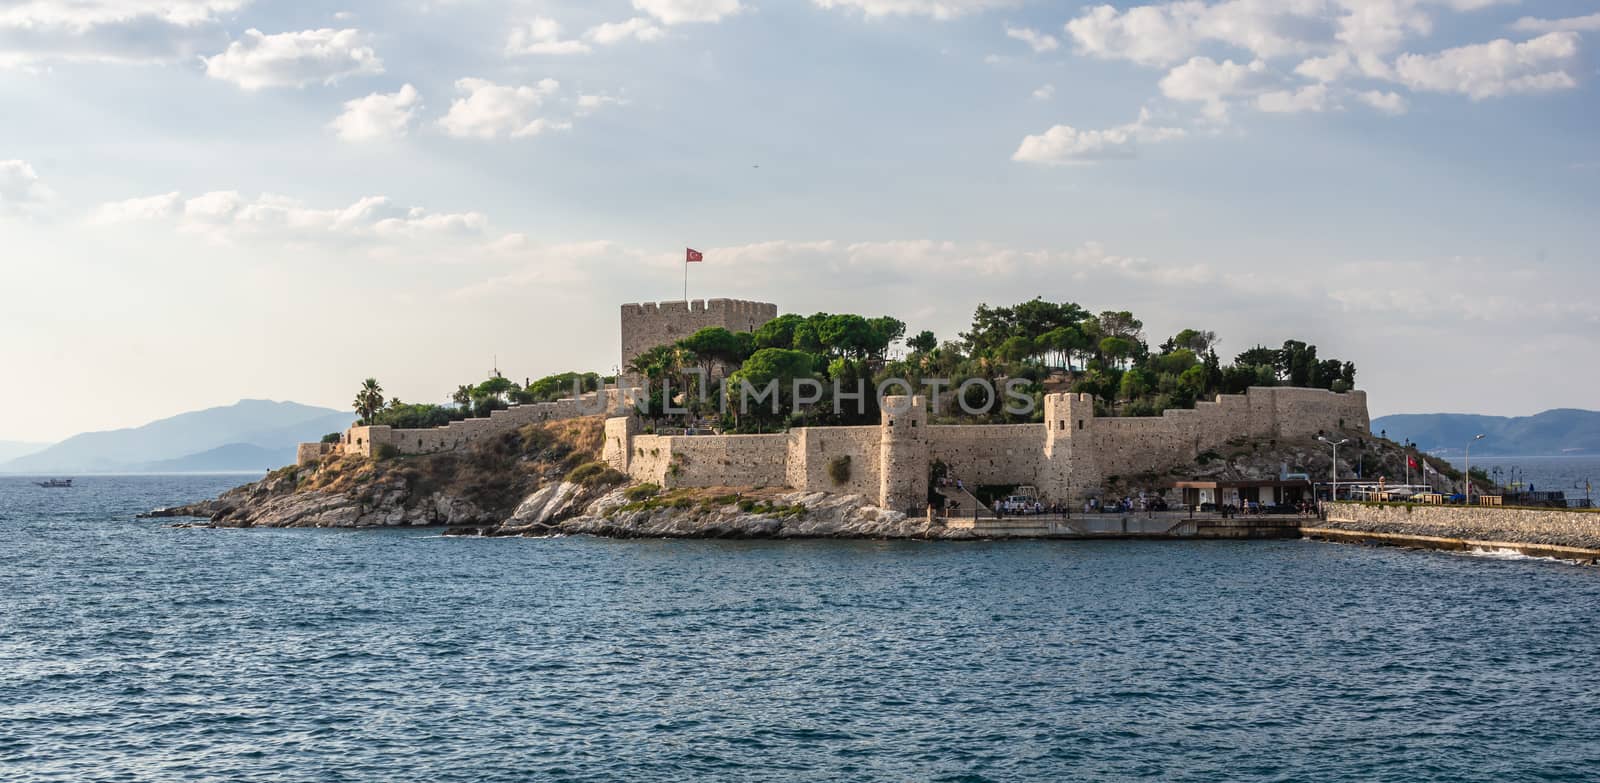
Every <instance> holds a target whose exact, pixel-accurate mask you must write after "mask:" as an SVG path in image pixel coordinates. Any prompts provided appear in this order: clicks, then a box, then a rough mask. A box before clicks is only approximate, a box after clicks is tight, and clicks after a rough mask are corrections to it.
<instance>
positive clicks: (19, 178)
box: [0, 160, 55, 215]
mask: <svg viewBox="0 0 1600 783" xmlns="http://www.w3.org/2000/svg"><path fill="white" fill-rule="evenodd" d="M54 199H55V193H54V192H52V191H51V190H50V189H49V188H47V187H45V185H44V183H42V182H40V181H39V174H38V172H35V171H34V170H33V166H31V165H29V164H28V162H27V161H22V160H0V215H8V214H9V215H20V214H24V213H31V212H34V211H35V210H37V209H39V208H40V207H43V206H45V205H46V204H48V203H49V202H51V201H53V200H54Z"/></svg>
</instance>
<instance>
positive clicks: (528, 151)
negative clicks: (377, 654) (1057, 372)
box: [0, 0, 1600, 441]
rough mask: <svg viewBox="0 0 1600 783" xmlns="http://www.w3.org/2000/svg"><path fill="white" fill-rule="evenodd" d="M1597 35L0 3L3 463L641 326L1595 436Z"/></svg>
mask: <svg viewBox="0 0 1600 783" xmlns="http://www.w3.org/2000/svg"><path fill="white" fill-rule="evenodd" d="M1597 51H1600V3H1596V2H1594V1H1593V0H1585V1H1584V2H1577V1H1575V0H1522V1H1521V2H1516V1H1515V0H1180V1H1178V2H1167V3H1155V4H1144V5H1141V4H1134V3H1116V4H1094V3H1089V4H1079V3H1058V2H1038V1H1031V2H1030V1H1029V0H587V1H585V2H555V1H551V2H541V1H538V0H510V1H505V2H500V1H495V0H432V1H431V2H415V1H413V0H386V1H385V2H364V1H363V0H352V1H351V2H340V3H336V4H322V3H316V2H306V3H294V4H288V3H273V2H265V0H0V334H3V335H4V340H3V341H0V368H3V372H4V378H5V382H4V383H0V409H4V410H7V411H11V412H12V415H10V416H7V417H4V418H0V440H4V439H11V440H29V441H51V440H56V439H59V438H63V437H66V436H68V435H71V434H73V433H76V432H80V431H88V430H99V429H109V428H117V427H127V426H135V425H138V424H141V423H144V422H147V421H150V420H153V419H156V418H160V417H164V416H169V415H173V414H176V413H180V412H183V411H187V410H193V409H197V408H203V407H209V406H215V405H225V404H229V403H231V402H233V401H235V400H237V399H240V398H268V399H279V400H285V399H287V400H295V401H299V402H305V403H310V404H321V405H327V406H330V407H337V408H345V407H348V405H349V401H350V399H351V398H352V397H353V395H354V393H355V391H356V387H357V386H358V385H359V383H360V381H361V379H363V378H366V377H369V376H372V377H377V378H378V379H379V380H380V381H381V382H382V384H383V386H384V388H385V389H386V390H387V391H388V392H389V393H390V394H391V395H393V396H399V397H400V398H402V399H404V400H406V401H408V402H427V401H444V400H445V399H447V398H448V396H449V393H450V392H451V391H452V390H453V389H455V388H456V386H458V385H459V384H462V383H467V382H472V381H475V380H479V379H481V378H483V377H484V376H485V375H486V374H487V373H488V371H489V370H490V369H491V368H493V367H498V368H499V369H501V370H502V371H504V372H505V374H506V375H508V376H510V377H513V378H517V379H521V378H526V377H539V376H541V375H546V374H549V373H553V372H559V371H565V370H571V369H581V370H596V371H600V372H606V373H609V372H612V371H613V370H615V368H616V364H617V362H618V355H617V354H618V342H619V337H618V326H617V320H618V305H619V304H621V303H623V302H639V301H657V300H670V299H679V298H681V297H682V285H683V278H682V275H683V271H684V265H683V250H684V248H685V247H693V248H696V249H698V250H701V251H703V252H704V253H705V262H704V263H702V264H697V265H694V266H693V267H692V268H691V269H690V279H689V294H690V297H691V298H709V297H735V298H746V299H757V300H762V301H770V302H775V303H777V304H778V306H779V308H780V310H781V311H782V312H798V313H811V312H817V311H830V312H858V313H862V314H865V315H879V314H887V315H894V316H896V317H899V318H901V319H903V320H905V321H906V322H907V324H908V326H909V328H910V330H911V331H912V332H916V331H919V330H922V329H932V330H933V331H934V332H935V333H936V334H937V335H938V336H939V337H940V338H941V339H953V338H956V337H957V334H958V332H960V331H961V330H962V329H963V328H964V327H965V325H967V324H968V323H970V320H971V317H972V311H973V309H974V308H975V307H976V306H977V305H978V304H979V303H988V304H991V305H1001V304H1013V303H1016V302H1020V301H1024V300H1027V299H1031V298H1033V297H1036V296H1042V297H1045V298H1047V299H1051V300H1055V301H1073V302H1077V303H1079V304H1081V305H1083V306H1085V307H1087V308H1089V309H1091V310H1094V311H1099V310H1106V309H1119V310H1120V309H1131V310H1133V311H1134V312H1135V313H1136V314H1138V315H1139V316H1141V317H1142V318H1143V320H1144V322H1145V326H1146V332H1147V334H1148V336H1149V337H1150V338H1151V340H1152V342H1159V341H1160V340H1161V339H1162V338H1164V337H1165V336H1167V335H1170V334H1173V333H1175V332H1177V331H1178V330H1180V329H1183V328H1190V327H1192V328H1201V329H1211V330H1215V331H1216V332H1218V333H1219V334H1220V336H1221V338H1222V344H1221V347H1220V351H1221V352H1222V353H1223V354H1224V355H1225V356H1229V357H1231V356H1232V355H1233V354H1235V353H1238V352H1240V351H1243V350H1245V349H1247V348H1250V347H1252V346H1254V345H1256V344H1258V343H1265V344H1268V345H1276V344H1281V343H1282V342H1283V341H1284V340H1285V339H1290V338H1294V339H1301V340H1306V341H1308V342H1312V343H1315V344H1317V345H1318V346H1319V350H1320V352H1321V354H1322V355H1323V356H1334V357H1338V358H1341V359H1346V360H1351V361H1354V362H1355V363H1356V364H1357V366H1358V368H1359V375H1358V379H1357V380H1358V385H1359V386H1361V387H1362V388H1365V389H1366V390H1368V393H1369V401H1370V405H1371V408H1372V412H1373V414H1374V415H1382V414H1386V413H1399V412H1477V413H1489V414H1500V415H1526V414H1532V413H1535V412H1538V411H1540V410H1544V409H1546V408H1552V407H1587V408H1596V407H1600V394H1597V393H1596V391H1595V390H1596V389H1600V359H1597V357H1600V257H1597V256H1600V251H1597V248H1600V133H1597V132H1596V127H1597V126H1600V87H1597V84H1600V57H1597V56H1596V52H1597Z"/></svg>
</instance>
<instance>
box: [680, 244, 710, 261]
mask: <svg viewBox="0 0 1600 783" xmlns="http://www.w3.org/2000/svg"><path fill="white" fill-rule="evenodd" d="M686 250H687V252H688V256H687V257H686V260H685V261H684V263H692V262H695V261H704V260H706V257H705V254H704V253H701V252H700V251H698V250H695V249H694V248H692V247H691V248H686Z"/></svg>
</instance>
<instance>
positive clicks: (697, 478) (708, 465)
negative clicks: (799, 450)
mask: <svg viewBox="0 0 1600 783" xmlns="http://www.w3.org/2000/svg"><path fill="white" fill-rule="evenodd" d="M661 440H662V441H664V442H665V443H664V445H665V448H664V449H663V451H664V452H665V453H666V454H667V455H668V456H667V460H668V462H667V464H666V466H665V467H664V468H662V469H663V470H664V471H665V473H664V479H665V480H664V482H663V483H662V486H666V487H781V486H784V483H785V481H786V480H787V475H786V462H787V460H788V456H789V449H788V443H789V436H788V434H786V433H778V434H775V435H674V436H671V437H664V438H661Z"/></svg>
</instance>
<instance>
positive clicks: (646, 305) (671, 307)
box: [622, 299, 778, 323]
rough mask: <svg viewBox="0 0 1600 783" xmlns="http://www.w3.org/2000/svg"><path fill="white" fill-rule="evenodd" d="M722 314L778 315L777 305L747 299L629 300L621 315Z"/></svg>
mask: <svg viewBox="0 0 1600 783" xmlns="http://www.w3.org/2000/svg"><path fill="white" fill-rule="evenodd" d="M689 314H722V315H733V316H747V317H755V318H761V319H764V320H763V323H765V322H766V321H770V320H772V319H774V318H777V317H778V306H777V305H775V304H772V303H770V302H755V301H750V300H747V299H690V300H687V301H685V300H683V299H676V300H669V301H664V302H629V303H628V304H625V305H623V306H622V317H623V318H624V319H628V318H645V317H650V316H659V315H689Z"/></svg>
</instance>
